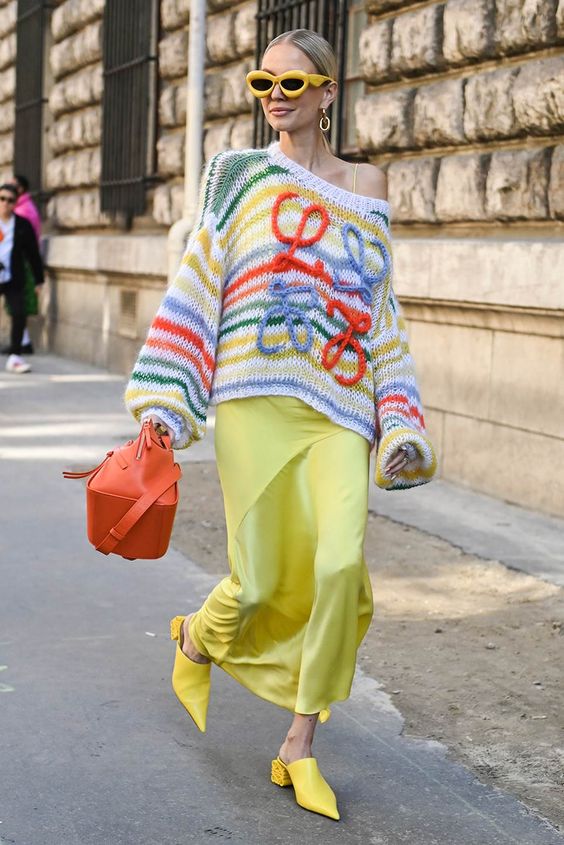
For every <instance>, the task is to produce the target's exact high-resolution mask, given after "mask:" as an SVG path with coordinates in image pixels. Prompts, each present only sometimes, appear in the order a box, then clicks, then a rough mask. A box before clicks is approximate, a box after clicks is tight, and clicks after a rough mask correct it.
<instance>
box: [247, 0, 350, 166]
mask: <svg viewBox="0 0 564 845" xmlns="http://www.w3.org/2000/svg"><path fill="white" fill-rule="evenodd" d="M347 11H348V2H347V0H258V9H257V22H258V32H257V34H258V38H257V51H256V66H257V67H259V66H260V65H259V62H260V60H261V58H262V54H263V53H264V51H265V49H266V47H267V46H268V44H269V43H270V41H272V39H273V38H275V37H276V36H277V35H280V34H281V33H282V32H287V31H288V30H290V29H312V30H314V32H318V33H319V34H320V35H322V36H323V37H324V38H326V39H327V41H328V42H329V43H330V44H331V46H332V47H333V49H334V50H335V53H336V55H337V63H338V68H339V76H338V79H337V82H338V83H339V89H340V90H341V91H342V90H343V82H344V73H345V65H346V56H345V50H346V43H347V41H346V37H347V18H348V15H347ZM342 109H343V102H342V97H338V98H337V101H336V102H335V103H334V105H333V106H332V115H331V117H332V120H333V124H334V131H333V132H332V142H333V147H334V149H335V152H336V153H337V155H339V153H340V151H341V145H342ZM274 136H275V133H274V131H273V130H272V129H271V127H270V126H269V125H268V123H267V121H266V119H265V117H264V113H263V110H262V106H261V105H260V103H259V102H258V101H257V102H255V104H254V145H255V147H265V146H266V145H267V144H269V143H270V142H271V141H272V140H273V139H274Z"/></svg>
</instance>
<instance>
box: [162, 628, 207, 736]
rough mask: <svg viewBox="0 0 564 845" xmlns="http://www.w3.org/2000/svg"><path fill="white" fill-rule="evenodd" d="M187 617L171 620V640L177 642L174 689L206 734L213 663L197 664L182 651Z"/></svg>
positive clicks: (173, 678)
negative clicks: (183, 625)
mask: <svg viewBox="0 0 564 845" xmlns="http://www.w3.org/2000/svg"><path fill="white" fill-rule="evenodd" d="M185 618H186V617H185V616H175V617H174V619H171V620H170V638H171V640H176V654H175V657H174V668H173V670H172V688H173V690H174V692H175V693H176V695H177V697H178V700H179V701H180V703H181V704H183V705H184V707H185V708H186V710H187V711H188V713H189V714H190V716H191V717H192V719H193V720H194V723H195V724H196V727H198V728H199V729H200V730H201V731H202V733H205V732H206V716H207V712H208V702H209V698H210V674H211V663H196V662H195V661H194V660H190V658H189V657H186V655H185V654H184V652H183V651H182V623H183V622H184V619H185Z"/></svg>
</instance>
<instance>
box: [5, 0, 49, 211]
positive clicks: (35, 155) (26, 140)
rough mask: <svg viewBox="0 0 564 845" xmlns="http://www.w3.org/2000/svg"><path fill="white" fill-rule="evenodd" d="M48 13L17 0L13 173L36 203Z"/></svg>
mask: <svg viewBox="0 0 564 845" xmlns="http://www.w3.org/2000/svg"><path fill="white" fill-rule="evenodd" d="M49 11H50V10H49V3H47V2H45V0H18V6H17V25H16V51H17V52H16V124H15V130H14V171H15V172H16V173H21V174H23V175H24V176H25V177H26V178H27V179H28V181H29V186H30V191H31V193H32V195H33V196H34V198H35V199H36V200H38V199H41V189H42V184H41V183H42V178H41V175H42V148H43V103H44V102H45V99H44V97H43V61H44V42H43V33H44V29H45V27H46V26H47V25H48V17H47V16H48V15H49Z"/></svg>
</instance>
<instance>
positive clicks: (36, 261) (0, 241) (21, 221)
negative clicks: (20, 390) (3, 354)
mask: <svg viewBox="0 0 564 845" xmlns="http://www.w3.org/2000/svg"><path fill="white" fill-rule="evenodd" d="M17 199H18V192H17V188H16V187H15V185H12V184H4V185H0V295H3V296H4V297H5V301H6V303H7V304H8V306H9V308H10V311H11V314H12V330H11V337H10V356H9V358H8V361H7V363H6V369H7V370H8V372H11V373H28V372H29V371H30V370H31V367H30V365H29V364H28V363H27V362H26V361H24V359H23V358H22V357H21V352H22V338H23V333H24V329H25V322H26V307H25V261H27V262H28V264H29V266H30V267H31V272H32V273H33V278H34V283H35V293H39V290H40V287H41V285H42V284H43V281H44V277H43V263H42V261H41V256H40V254H39V247H38V245H37V238H36V237H35V232H34V230H33V227H32V225H31V223H30V222H29V221H28V220H26V219H25V218H24V217H20V216H19V215H17V214H15V213H14V207H15V205H16V202H17Z"/></svg>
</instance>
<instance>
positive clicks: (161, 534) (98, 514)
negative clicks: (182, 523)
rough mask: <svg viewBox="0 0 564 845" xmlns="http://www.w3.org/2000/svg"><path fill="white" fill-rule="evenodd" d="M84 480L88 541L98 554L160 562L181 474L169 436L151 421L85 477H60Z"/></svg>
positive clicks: (76, 474)
mask: <svg viewBox="0 0 564 845" xmlns="http://www.w3.org/2000/svg"><path fill="white" fill-rule="evenodd" d="M63 475H64V477H65V478H88V483H87V485H86V511H87V526H88V539H89V540H90V542H91V543H92V545H93V546H94V547H95V548H96V550H97V551H99V552H102V553H103V554H110V552H113V553H114V554H118V555H121V556H122V557H125V558H127V559H129V560H134V559H136V558H145V559H153V558H158V557H162V556H163V555H164V554H165V552H166V550H167V548H168V544H169V542H170V535H171V533H172V525H173V522H174V516H175V513H176V506H177V503H178V481H179V479H180V477H181V475H182V471H181V469H180V467H179V465H178V464H177V463H175V462H174V453H173V451H172V448H171V444H170V437H169V436H168V435H165V434H163V435H159V434H157V432H156V431H155V427H154V425H153V422H152V420H150V419H147V420H145V421H144V422H143V425H142V427H141V431H140V433H139V436H138V437H137V439H136V440H129V441H128V442H127V443H126V444H125V445H124V446H121V447H120V448H118V449H114V450H113V451H111V452H108V453H107V455H106V458H105V459H104V461H102V463H101V464H100V465H99V466H97V467H95V468H94V469H92V470H89V471H88V472H64V473H63Z"/></svg>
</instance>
